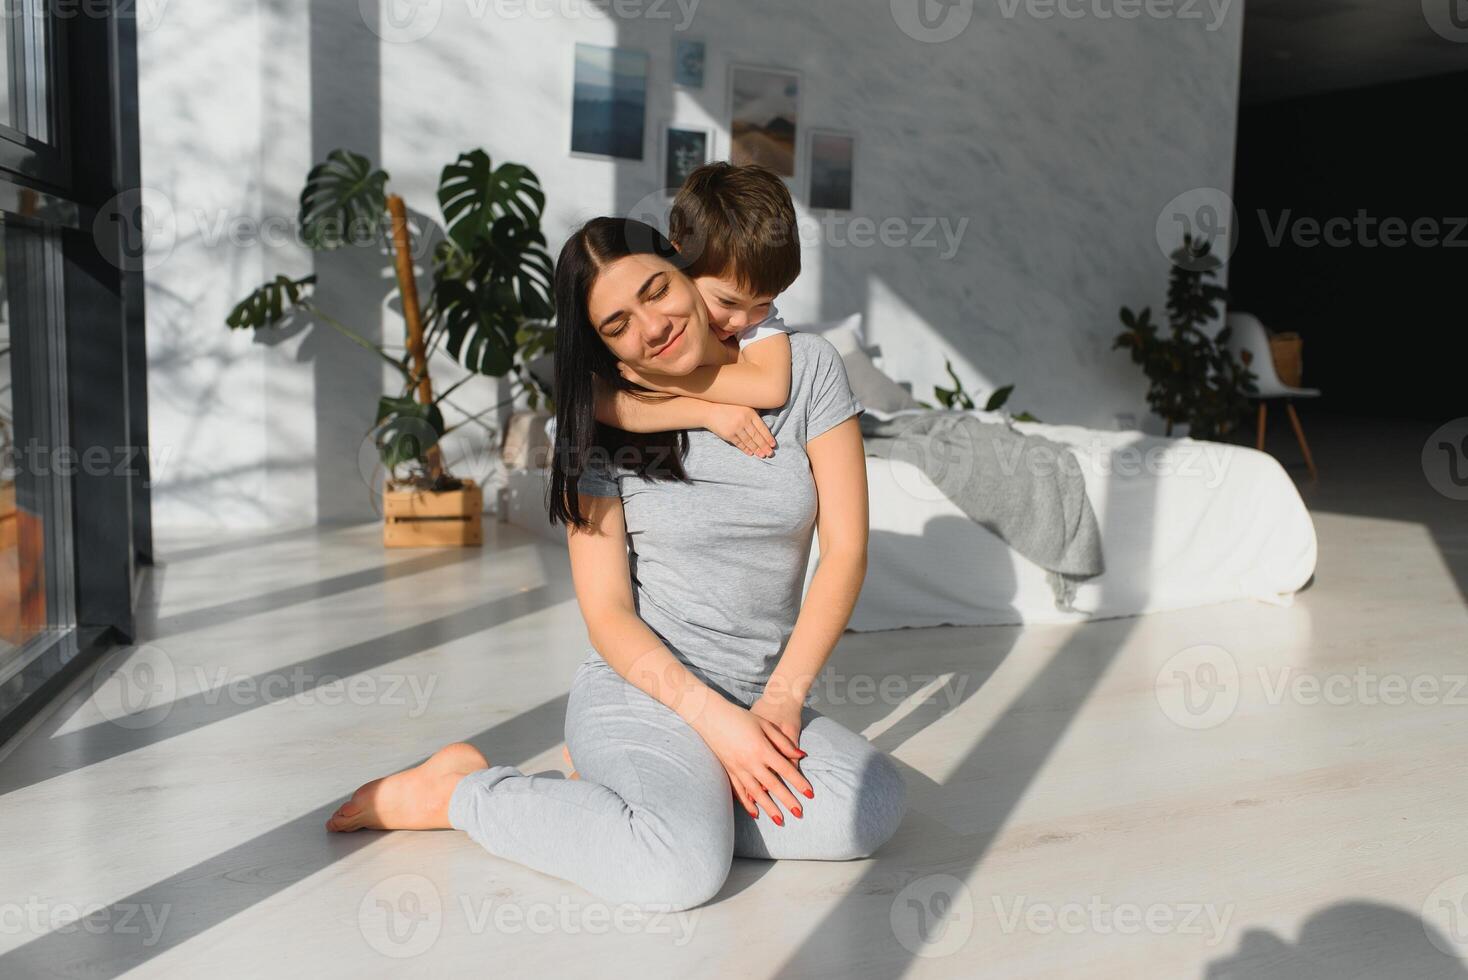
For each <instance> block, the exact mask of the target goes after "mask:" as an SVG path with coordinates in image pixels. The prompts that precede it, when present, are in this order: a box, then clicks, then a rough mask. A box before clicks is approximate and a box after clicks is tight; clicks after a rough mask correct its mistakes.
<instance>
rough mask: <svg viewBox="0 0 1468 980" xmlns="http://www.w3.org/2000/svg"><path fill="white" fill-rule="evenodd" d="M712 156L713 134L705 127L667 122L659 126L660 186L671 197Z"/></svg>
mask: <svg viewBox="0 0 1468 980" xmlns="http://www.w3.org/2000/svg"><path fill="white" fill-rule="evenodd" d="M713 156H714V131H713V130H712V129H709V128H708V127H706V126H686V125H684V124H683V123H669V124H668V125H666V126H664V127H663V186H664V187H665V188H667V190H668V194H669V195H670V196H671V195H672V194H675V193H676V192H677V190H678V188H680V187H682V186H683V181H685V180H687V179H688V175H689V174H691V173H692V172H693V171H694V170H695V169H697V168H698V167H701V166H703V165H704V164H706V163H708V162H709V161H710V160H712V159H713Z"/></svg>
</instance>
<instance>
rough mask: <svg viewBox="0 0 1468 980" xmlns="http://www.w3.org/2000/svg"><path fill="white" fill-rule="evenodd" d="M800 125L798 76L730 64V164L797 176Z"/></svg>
mask: <svg viewBox="0 0 1468 980" xmlns="http://www.w3.org/2000/svg"><path fill="white" fill-rule="evenodd" d="M799 122H800V73H799V72H793V71H785V70H783V69H779V68H753V67H749V66H746V65H731V66H730V68H729V139H730V143H729V161H730V162H731V163H733V164H735V165H737V166H742V165H744V164H747V163H757V164H760V165H761V166H764V167H768V168H770V169H771V170H773V171H774V172H775V173H777V174H779V175H780V176H782V177H794V176H795V157H796V147H797V146H798V145H799V144H798V143H797V141H796V136H797V129H798V127H799Z"/></svg>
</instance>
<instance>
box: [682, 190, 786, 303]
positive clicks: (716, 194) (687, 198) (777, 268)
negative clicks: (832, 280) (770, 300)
mask: <svg viewBox="0 0 1468 980" xmlns="http://www.w3.org/2000/svg"><path fill="white" fill-rule="evenodd" d="M668 237H669V238H670V239H672V241H673V243H674V244H675V245H677V246H678V249H679V252H680V254H681V255H682V256H683V258H684V260H685V262H686V265H684V267H683V268H684V271H685V272H687V273H688V274H689V275H690V276H695V277H696V276H718V277H723V278H729V279H733V280H735V281H736V282H738V283H740V284H741V285H743V286H744V287H745V288H746V289H748V290H749V291H750V292H752V293H754V294H755V295H756V296H776V295H779V294H780V293H783V292H784V291H785V290H786V289H787V288H789V286H790V284H791V283H792V282H794V281H795V278H796V277H797V276H799V275H800V235H799V232H798V229H797V228H796V225H795V205H794V204H793V203H792V202H791V200H790V191H789V190H788V189H786V187H785V182H784V181H783V180H781V179H780V178H779V177H778V176H776V175H775V173H774V172H773V171H770V170H766V169H765V168H764V167H761V166H757V165H755V164H748V165H745V166H740V167H736V166H734V165H733V164H731V163H723V162H719V163H706V164H704V165H703V166H701V167H699V168H698V169H697V170H695V171H693V173H691V174H689V175H688V179H687V180H685V181H684V182H683V186H682V187H681V188H679V190H678V194H677V196H676V197H674V198H673V209H672V211H671V212H670V213H669V215H668Z"/></svg>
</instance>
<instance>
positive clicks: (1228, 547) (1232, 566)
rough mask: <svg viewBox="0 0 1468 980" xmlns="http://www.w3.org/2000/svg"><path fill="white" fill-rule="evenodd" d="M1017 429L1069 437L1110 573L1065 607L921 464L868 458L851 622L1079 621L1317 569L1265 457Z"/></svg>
mask: <svg viewBox="0 0 1468 980" xmlns="http://www.w3.org/2000/svg"><path fill="white" fill-rule="evenodd" d="M974 414H976V415H978V416H979V417H981V418H982V417H985V413H982V412H976V413H974ZM1016 427H1017V428H1018V429H1019V430H1020V431H1023V432H1027V433H1034V434H1036V435H1040V436H1044V437H1045V438H1047V439H1051V440H1053V441H1055V442H1059V443H1064V444H1066V445H1068V446H1070V447H1071V449H1072V450H1073V451H1074V452H1075V454H1076V458H1077V460H1078V461H1079V463H1080V465H1081V472H1082V474H1083V477H1084V479H1085V483H1086V491H1087V493H1088V495H1089V496H1090V498H1091V506H1092V507H1093V508H1094V509H1095V511H1096V518H1097V520H1098V521H1099V523H1100V526H1101V537H1102V547H1103V554H1104V558H1105V562H1106V572H1105V573H1104V574H1103V575H1101V576H1099V577H1098V578H1095V579H1092V580H1091V581H1089V582H1086V583H1084V584H1082V585H1081V586H1080V587H1079V588H1078V590H1077V594H1076V599H1075V607H1076V610H1077V612H1072V613H1062V612H1060V611H1058V610H1057V609H1056V608H1055V599H1054V593H1053V592H1052V590H1051V588H1050V586H1049V584H1048V583H1047V582H1046V581H1045V572H1044V570H1043V569H1041V568H1040V567H1039V566H1037V565H1035V564H1033V563H1032V562H1030V561H1028V560H1026V559H1025V558H1022V557H1020V556H1019V555H1018V554H1016V553H1015V552H1014V551H1012V550H1011V549H1010V548H1009V547H1008V546H1007V545H1005V544H1004V542H1002V541H1000V540H999V538H997V537H996V536H995V535H994V534H993V533H992V532H990V531H988V530H986V529H984V528H982V527H980V526H979V525H977V524H975V523H974V522H973V521H971V520H969V518H968V517H967V516H965V515H964V513H963V511H961V510H959V508H958V507H957V506H955V505H954V504H953V503H951V502H950V501H949V500H948V499H947V498H946V497H944V496H943V495H942V493H941V492H939V491H938V489H937V488H936V487H935V486H934V485H933V484H932V482H931V481H930V480H928V478H927V477H926V476H925V475H924V474H923V472H922V471H921V470H920V469H918V468H917V467H916V466H914V465H912V464H909V463H903V462H900V461H890V462H889V461H884V460H879V459H877V458H875V457H868V458H867V482H868V486H869V488H870V496H871V528H872V531H871V540H870V544H869V551H868V562H867V577H866V582H865V584H864V585H863V587H862V593H861V598H860V599H859V600H858V602H857V606H856V610H855V612H854V613H853V615H852V618H851V628H852V629H854V630H858V631H866V630H885V629H896V628H899V627H909V626H937V625H943V624H953V625H964V626H972V625H997V624H1004V623H1044V622H1074V621H1076V620H1081V619H1087V618H1103V617H1110V616H1130V615H1135V614H1137V613H1144V612H1154V611H1158V610H1163V609H1183V608H1188V607H1192V606H1201V605H1207V604H1210V603H1215V602H1226V601H1229V600H1233V599H1246V598H1247V599H1259V600H1263V601H1266V602H1276V603H1288V602H1289V601H1291V597H1292V595H1293V593H1295V592H1296V591H1298V590H1299V589H1300V588H1301V587H1302V586H1304V584H1305V583H1306V582H1307V581H1309V579H1310V576H1311V575H1312V574H1313V573H1314V571H1315V526H1314V523H1313V522H1312V521H1311V520H1310V514H1309V512H1308V511H1307V510H1306V509H1305V505H1304V502H1303V501H1302V500H1301V499H1300V495H1299V492H1298V491H1297V490H1296V489H1295V485H1294V482H1293V481H1292V480H1291V479H1290V477H1289V476H1288V474H1286V473H1285V472H1284V470H1283V469H1282V468H1281V467H1280V465H1279V464H1278V463H1277V462H1276V461H1275V460H1274V458H1273V457H1271V456H1268V455H1266V454H1265V453H1260V452H1255V451H1254V450H1252V449H1244V448H1241V447H1238V446H1226V445H1223V444H1221V443H1211V442H1199V441H1196V440H1192V439H1161V438H1156V437H1151V436H1146V435H1143V434H1142V433H1139V432H1104V431H1099V430H1095V429H1084V428H1080V427H1077V426H1054V425H1039V424H1033V423H1017V426H1016ZM813 551H815V552H818V551H819V546H818V545H817V547H816V548H814V549H813ZM814 570H815V556H814V555H813V557H812V562H811V567H810V572H814Z"/></svg>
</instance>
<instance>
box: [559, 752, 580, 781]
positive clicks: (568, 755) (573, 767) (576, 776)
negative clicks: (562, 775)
mask: <svg viewBox="0 0 1468 980" xmlns="http://www.w3.org/2000/svg"><path fill="white" fill-rule="evenodd" d="M561 755H563V756H565V758H566V768H567V769H569V770H571V775H569V776H567V777H566V778H567V779H580V778H581V774H580V773H579V772H577V771H576V763H574V762H572V761H571V746H569V745H562V746H561Z"/></svg>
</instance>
